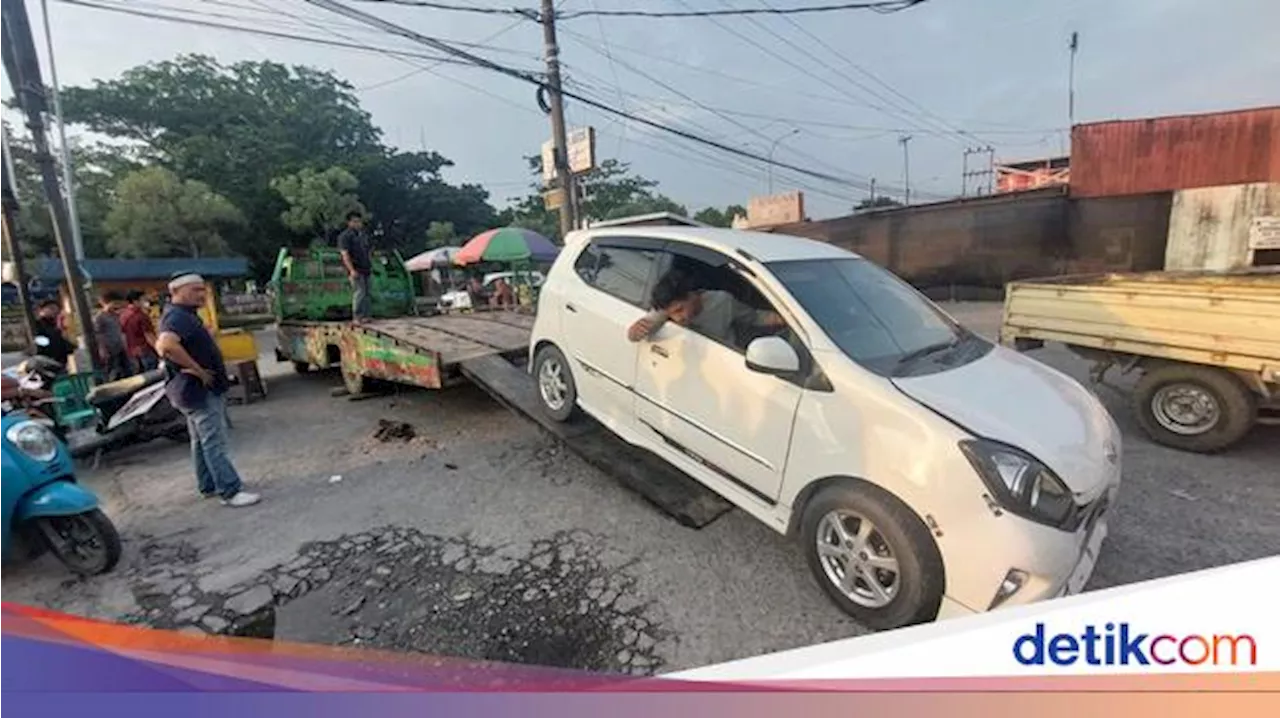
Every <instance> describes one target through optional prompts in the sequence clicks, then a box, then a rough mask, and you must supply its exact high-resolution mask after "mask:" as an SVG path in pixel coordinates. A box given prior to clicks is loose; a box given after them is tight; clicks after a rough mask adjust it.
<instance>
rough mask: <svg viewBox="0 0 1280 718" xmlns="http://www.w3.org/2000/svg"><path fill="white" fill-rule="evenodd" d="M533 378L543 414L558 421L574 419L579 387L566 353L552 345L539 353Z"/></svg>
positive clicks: (535, 360)
mask: <svg viewBox="0 0 1280 718" xmlns="http://www.w3.org/2000/svg"><path fill="white" fill-rule="evenodd" d="M533 378H534V381H535V382H536V383H537V386H538V399H539V400H540V403H541V404H542V410H543V412H545V413H546V415H547V416H549V417H551V418H552V419H553V420H555V421H559V422H565V421H568V420H569V419H571V418H572V417H573V414H574V410H575V409H576V408H577V405H578V386H577V385H576V384H574V383H573V372H572V371H570V370H569V360H568V359H565V357H564V353H563V352H561V351H560V350H559V349H557V348H556V347H555V346H554V345H550V344H548V345H547V346H545V347H543V348H541V349H539V350H538V353H537V355H536V356H534V358H533Z"/></svg>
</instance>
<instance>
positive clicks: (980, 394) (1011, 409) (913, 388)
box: [893, 345, 1120, 498]
mask: <svg viewBox="0 0 1280 718" xmlns="http://www.w3.org/2000/svg"><path fill="white" fill-rule="evenodd" d="M893 383H894V384H895V385H896V386H897V387H898V388H899V389H900V390H901V391H903V392H904V393H906V394H907V395H908V396H910V397H911V398H913V399H915V400H916V401H919V402H920V403H922V404H924V405H925V406H928V407H929V408H931V409H933V410H934V411H936V412H938V413H939V414H942V415H943V416H945V417H947V418H948V419H950V420H952V421H953V422H955V423H957V424H959V425H961V426H962V427H964V428H965V429H966V430H967V431H969V432H971V433H973V434H975V435H977V436H979V437H982V438H986V439H991V440H994V441H1000V442H1003V443H1006V444H1009V445H1011V446H1014V447H1017V448H1019V449H1022V450H1023V451H1026V452H1029V453H1030V454H1031V455H1033V456H1035V457H1036V458H1037V459H1039V460H1040V461H1042V462H1044V463H1045V465H1047V466H1048V467H1049V468H1050V469H1051V470H1052V471H1053V472H1054V473H1055V474H1057V475H1058V476H1059V477H1060V478H1061V479H1062V480H1063V481H1064V482H1065V483H1066V484H1067V486H1068V487H1069V488H1070V489H1071V491H1072V492H1073V493H1075V494H1077V495H1078V496H1084V497H1089V498H1092V497H1093V496H1094V495H1096V494H1097V493H1098V492H1100V491H1101V490H1102V489H1103V487H1104V486H1105V485H1106V483H1107V480H1108V478H1109V477H1111V476H1112V475H1113V474H1114V473H1115V471H1116V467H1117V466H1118V462H1119V453H1120V445H1119V442H1120V439H1119V435H1118V433H1117V432H1116V430H1115V423H1114V422H1113V421H1112V419H1111V415H1110V414H1108V413H1107V410H1106V409H1105V408H1103V406H1102V404H1101V402H1099V401H1098V399H1097V398H1096V397H1095V396H1094V395H1093V394H1092V393H1090V392H1089V390H1087V389H1085V388H1084V387H1083V386H1081V385H1080V383H1079V382H1077V381H1076V380H1074V379H1072V378H1071V377H1069V376H1067V375H1065V374H1063V373H1061V372H1059V371H1057V370H1056V369H1053V368H1051V367H1048V366H1045V365H1044V364H1041V363H1040V362H1038V361H1036V360H1034V359H1031V358H1030V357H1025V356H1023V355H1021V354H1019V353H1017V352H1015V351H1012V350H1010V349H1006V348H1005V347H1002V346H998V345H997V346H996V347H994V348H993V349H992V351H990V352H987V354H986V355H984V356H983V357H982V358H981V359H978V360H976V361H973V362H970V363H968V364H965V365H963V366H959V367H956V368H954V369H947V370H944V371H940V372H937V373H934V374H927V375H924V376H914V377H901V378H894V379H893Z"/></svg>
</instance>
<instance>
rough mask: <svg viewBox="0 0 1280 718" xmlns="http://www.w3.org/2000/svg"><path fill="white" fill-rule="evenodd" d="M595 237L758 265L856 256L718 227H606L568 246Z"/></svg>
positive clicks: (577, 236)
mask: <svg viewBox="0 0 1280 718" xmlns="http://www.w3.org/2000/svg"><path fill="white" fill-rule="evenodd" d="M599 237H631V238H635V237H646V238H653V239H665V240H671V241H676V242H688V243H690V244H698V245H702V246H704V247H707V248H710V249H717V250H719V251H721V252H724V253H726V254H735V253H738V252H746V253H747V254H749V255H751V256H752V257H754V258H755V259H757V260H758V261H761V262H784V261H788V260H795V259H850V258H857V257H858V255H857V254H854V253H853V252H850V251H849V250H847V249H842V248H840V247H837V246H835V245H834V244H829V243H827V242H821V241H818V240H814V239H807V238H805V237H796V236H793V235H789V234H774V233H772V232H752V231H750V230H742V229H721V228H718V227H608V228H599V229H586V230H578V231H576V232H574V233H573V234H572V235H570V238H569V243H573V244H577V243H580V242H587V241H589V240H592V239H596V238H599Z"/></svg>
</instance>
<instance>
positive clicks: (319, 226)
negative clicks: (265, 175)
mask: <svg viewBox="0 0 1280 718" xmlns="http://www.w3.org/2000/svg"><path fill="white" fill-rule="evenodd" d="M358 186H359V182H358V181H357V180H356V178H355V175H352V174H351V173H350V172H348V171H346V170H345V169H343V168H341V167H330V168H329V169H327V170H324V171H323V172H316V171H315V170H313V169H310V168H308V169H304V170H302V171H301V172H296V173H294V174H291V175H285V176H283V177H277V178H275V179H273V180H271V189H273V190H275V191H276V192H278V193H279V194H280V196H281V197H283V198H284V201H285V202H287V203H288V204H289V209H287V210H285V211H284V212H282V213H281V214H280V221H281V222H282V223H283V224H284V226H286V227H288V228H289V229H291V230H293V231H295V232H297V233H299V234H304V235H309V236H312V237H314V236H321V237H327V236H328V234H329V233H330V232H332V230H335V229H337V228H339V227H341V226H342V224H343V223H344V222H345V221H346V217H347V214H348V213H349V212H351V211H353V210H355V211H359V212H360V213H362V214H363V213H364V211H365V208H364V205H362V204H360V199H359V198H358V197H357V196H356V188H357V187H358Z"/></svg>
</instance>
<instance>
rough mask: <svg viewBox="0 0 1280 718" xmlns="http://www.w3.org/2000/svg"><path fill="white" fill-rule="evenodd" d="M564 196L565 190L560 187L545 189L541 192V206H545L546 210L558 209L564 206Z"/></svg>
mask: <svg viewBox="0 0 1280 718" xmlns="http://www.w3.org/2000/svg"><path fill="white" fill-rule="evenodd" d="M564 198H565V192H564V190H563V189H561V188H560V187H556V188H555V189H549V190H546V191H544V192H543V193H542V206H543V207H546V208H547V211H548V212H550V211H554V210H557V209H560V208H561V207H563V206H564Z"/></svg>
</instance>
